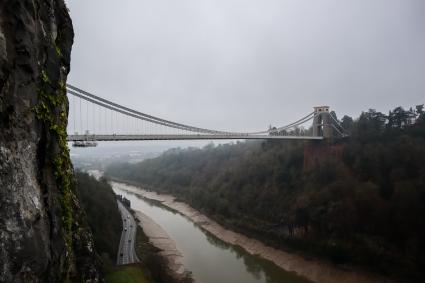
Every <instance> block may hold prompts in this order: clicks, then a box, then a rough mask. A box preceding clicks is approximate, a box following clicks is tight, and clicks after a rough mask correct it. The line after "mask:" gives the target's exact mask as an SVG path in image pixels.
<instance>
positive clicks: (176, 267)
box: [135, 211, 185, 280]
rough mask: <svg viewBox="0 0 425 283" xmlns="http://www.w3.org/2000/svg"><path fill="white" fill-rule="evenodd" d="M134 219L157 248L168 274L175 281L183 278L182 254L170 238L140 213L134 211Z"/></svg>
mask: <svg viewBox="0 0 425 283" xmlns="http://www.w3.org/2000/svg"><path fill="white" fill-rule="evenodd" d="M135 217H136V218H137V220H139V223H140V224H141V226H142V227H143V232H144V233H145V235H146V236H147V237H148V238H149V241H150V242H151V243H152V245H153V246H155V247H156V248H158V250H159V251H158V255H159V256H161V257H162V258H164V259H165V260H166V266H167V268H168V269H169V273H170V274H171V275H172V276H173V277H175V279H177V280H182V279H183V278H184V276H185V268H184V265H183V262H182V257H183V256H182V254H181V253H180V251H179V250H178V249H177V247H176V244H175V242H174V241H173V239H171V237H170V236H169V235H168V234H167V232H165V230H164V229H162V227H161V226H159V225H158V224H157V223H155V222H154V221H153V220H152V219H151V218H150V217H149V216H147V215H146V214H144V213H143V212H141V211H135Z"/></svg>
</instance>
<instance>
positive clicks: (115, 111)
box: [66, 84, 322, 141]
mask: <svg viewBox="0 0 425 283" xmlns="http://www.w3.org/2000/svg"><path fill="white" fill-rule="evenodd" d="M66 89H67V93H68V94H69V95H71V96H72V104H71V103H70V104H69V105H70V116H73V117H72V119H71V117H70V120H69V121H73V129H74V134H73V135H69V140H73V141H84V140H88V139H91V140H93V141H94V140H138V139H264V138H266V139H268V138H270V139H275V138H278V139H284V138H291V139H294V138H301V137H302V138H303V139H322V137H317V136H316V137H314V136H308V132H306V131H305V130H302V128H299V127H300V126H301V125H303V124H305V123H306V122H308V121H310V120H312V119H314V118H315V116H316V114H317V113H316V112H312V113H310V114H308V115H306V116H304V117H302V118H301V119H298V120H297V121H295V122H293V123H290V124H288V125H285V126H281V127H278V128H275V127H274V128H271V127H270V128H269V129H268V130H264V131H257V132H234V131H221V130H214V129H207V128H200V127H195V126H191V125H187V124H182V123H177V122H173V121H170V120H166V119H162V118H160V117H156V116H153V115H149V114H146V113H143V112H140V111H136V110H134V109H131V108H128V107H125V106H123V105H120V104H118V103H114V102H112V101H109V100H107V99H104V98H102V97H99V96H97V95H94V94H93V93H90V92H87V91H85V90H82V89H80V88H78V87H75V86H73V85H71V84H67V85H66ZM76 100H78V101H76ZM71 105H72V107H71ZM89 106H91V107H89ZM71 109H72V111H71ZM77 124H79V125H78V129H79V131H80V134H78V132H77ZM84 127H86V128H85V129H84ZM89 128H91V129H92V133H90V132H89ZM69 129H72V127H70V128H69ZM291 129H294V131H291V132H288V130H291ZM299 129H301V131H300V130H299ZM111 131H112V133H111ZM140 133H142V134H140ZM289 136H292V137H289Z"/></svg>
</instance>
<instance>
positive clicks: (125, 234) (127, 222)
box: [117, 201, 139, 265]
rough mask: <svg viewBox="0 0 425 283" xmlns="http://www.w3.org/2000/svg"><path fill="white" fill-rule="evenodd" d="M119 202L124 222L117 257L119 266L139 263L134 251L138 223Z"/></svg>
mask: <svg viewBox="0 0 425 283" xmlns="http://www.w3.org/2000/svg"><path fill="white" fill-rule="evenodd" d="M117 202H118V209H119V210H120V213H121V218H122V221H123V225H122V233H121V240H120V246H119V248H118V255H117V265H122V264H130V263H136V262H139V259H138V258H137V255H136V251H135V249H134V243H135V241H136V231H137V229H136V228H137V226H136V225H137V223H136V221H135V220H134V218H133V215H131V213H130V212H129V211H128V209H127V208H126V207H125V206H124V205H123V204H122V203H121V202H120V201H117Z"/></svg>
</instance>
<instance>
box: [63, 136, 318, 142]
mask: <svg viewBox="0 0 425 283" xmlns="http://www.w3.org/2000/svg"><path fill="white" fill-rule="evenodd" d="M322 139H323V137H313V136H269V135H68V138H67V140H68V141H87V140H89V141H90V140H93V141H138V140H140V141H143V140H322Z"/></svg>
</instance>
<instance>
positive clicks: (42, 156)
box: [0, 0, 98, 282]
mask: <svg viewBox="0 0 425 283" xmlns="http://www.w3.org/2000/svg"><path fill="white" fill-rule="evenodd" d="M72 42H73V29H72V23H71V20H70V18H69V15H68V11H67V8H66V6H65V4H64V1H63V0H19V1H18V0H0V282H66V281H71V282H81V281H97V280H98V273H97V267H96V256H95V253H94V251H93V244H92V237H91V234H90V232H89V230H88V229H87V225H86V224H85V220H84V216H83V215H82V214H81V209H80V207H79V203H78V200H77V199H76V197H75V194H74V189H73V181H72V165H71V162H70V159H69V152H68V148H67V144H66V124H67V114H68V101H67V98H66V89H65V85H66V77H67V74H68V72H69V64H70V52H71V46H72Z"/></svg>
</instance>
